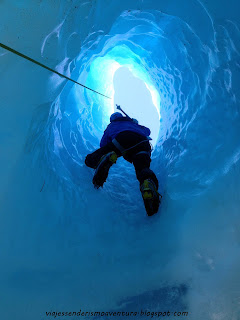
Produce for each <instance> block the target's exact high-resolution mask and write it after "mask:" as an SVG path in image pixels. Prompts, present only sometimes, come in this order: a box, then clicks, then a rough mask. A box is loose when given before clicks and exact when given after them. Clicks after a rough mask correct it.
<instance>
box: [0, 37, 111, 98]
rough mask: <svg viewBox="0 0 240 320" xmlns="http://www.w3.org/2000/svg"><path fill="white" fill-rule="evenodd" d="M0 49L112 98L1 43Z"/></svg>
mask: <svg viewBox="0 0 240 320" xmlns="http://www.w3.org/2000/svg"><path fill="white" fill-rule="evenodd" d="M0 47H2V48H3V49H6V50H8V51H10V52H12V53H14V54H16V55H18V56H20V57H22V58H24V59H26V60H29V61H31V62H33V63H35V64H37V65H39V66H40V67H42V68H45V69H47V70H49V71H51V72H54V73H56V74H57V75H59V76H60V77H63V78H65V79H67V80H70V81H72V82H74V83H76V84H78V85H79V86H82V87H84V88H86V89H88V90H91V91H93V92H95V93H97V94H100V95H101V96H103V97H105V98H108V99H112V98H110V97H108V96H105V95H104V94H102V93H100V92H98V91H95V90H93V89H91V88H89V87H86V86H84V85H83V84H81V83H79V82H77V81H75V80H73V79H71V78H69V77H66V76H65V75H64V74H61V73H59V72H57V71H55V70H54V69H51V68H49V67H47V66H45V65H44V64H42V63H40V62H38V61H36V60H34V59H32V58H30V57H28V56H25V54H22V53H20V52H18V51H16V50H14V49H12V48H10V47H8V46H5V45H4V44H2V43H0Z"/></svg>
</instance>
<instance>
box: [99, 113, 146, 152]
mask: <svg viewBox="0 0 240 320" xmlns="http://www.w3.org/2000/svg"><path fill="white" fill-rule="evenodd" d="M122 131H133V132H136V133H139V134H141V135H142V136H145V137H148V136H150V134H151V131H150V129H149V128H147V127H144V126H141V125H139V124H137V123H134V122H133V121H132V119H129V118H127V117H122V118H118V119H116V120H114V121H112V122H111V123H110V124H109V125H108V126H107V128H106V130H105V131H104V134H103V137H102V139H101V141H100V147H104V146H105V145H106V144H108V143H109V142H112V140H113V139H114V138H115V137H116V136H117V135H118V134H119V133H120V132H122Z"/></svg>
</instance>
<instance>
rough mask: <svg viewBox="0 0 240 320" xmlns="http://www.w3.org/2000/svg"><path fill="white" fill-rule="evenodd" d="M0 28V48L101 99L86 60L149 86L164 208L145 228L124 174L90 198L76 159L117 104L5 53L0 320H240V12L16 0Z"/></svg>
mask: <svg viewBox="0 0 240 320" xmlns="http://www.w3.org/2000/svg"><path fill="white" fill-rule="evenodd" d="M0 17H1V24H0V36H1V40H0V41H1V43H4V44H6V45H8V46H11V47H13V48H14V49H16V50H19V51H20V52H22V53H24V54H26V55H30V56H31V57H32V58H33V59H36V60H39V61H40V62H42V63H45V64H46V65H48V66H49V67H51V68H54V69H55V70H57V71H59V72H62V73H64V74H65V75H67V76H71V77H72V78H74V79H78V80H79V81H80V82H82V83H84V84H86V85H88V86H91V87H92V88H93V89H96V90H99V91H100V92H102V93H105V94H112V87H111V72H110V71H111V66H110V65H111V64H106V68H103V67H102V65H101V63H100V67H99V68H100V71H101V72H98V73H95V72H94V70H93V68H92V69H91V67H92V66H93V65H94V61H96V59H100V60H98V61H101V59H106V57H107V58H108V59H109V61H112V62H114V63H115V62H117V63H120V64H121V65H127V66H134V67H133V68H135V69H134V70H143V71H144V72H145V77H146V78H147V80H149V81H150V82H151V84H152V86H154V88H155V89H156V90H157V91H158V94H159V97H160V100H159V108H160V111H161V120H160V121H161V122H160V132H159V137H158V142H157V144H156V146H155V150H154V152H153V157H152V158H153V160H152V168H153V170H154V171H155V172H156V174H157V176H158V179H159V182H160V190H161V192H162V193H163V202H162V206H161V210H160V212H159V214H158V215H156V216H154V217H152V218H151V219H149V218H148V217H146V215H145V210H144V206H143V203H142V199H141V196H140V193H139V189H138V188H139V187H138V182H137V180H136V179H135V173H134V170H133V168H132V167H131V165H130V164H128V163H125V162H124V161H123V160H121V159H119V160H118V163H117V165H116V166H115V167H113V168H111V172H110V174H109V179H108V181H107V183H106V184H105V185H104V188H103V189H101V190H94V189H93V186H92V184H91V179H92V176H93V172H92V170H91V169H89V168H86V167H85V165H84V158H85V156H86V154H87V153H89V152H91V151H93V150H94V149H95V148H97V147H98V145H99V140H100V138H101V135H102V133H103V130H104V128H105V126H106V125H107V123H108V116H109V114H110V113H111V110H112V108H113V105H112V104H111V103H110V102H109V101H108V100H107V99H105V98H103V97H101V96H99V95H96V94H93V93H91V92H89V91H86V90H84V89H83V88H81V87H79V86H76V85H73V84H72V83H69V82H67V81H65V80H64V79H62V78H59V77H58V76H56V75H54V74H51V73H49V72H48V71H46V70H43V69H41V68H39V67H38V66H36V65H33V64H31V63H30V62H28V61H25V60H23V59H22V58H20V57H17V56H14V55H13V54H12V53H9V52H7V51H5V50H3V49H1V50H0V62H1V63H0V72H1V77H0V97H1V116H0V137H1V140H0V141H1V157H0V170H1V174H0V176H1V183H0V210H1V215H0V228H1V229H0V243H1V250H0V255H1V267H0V270H1V272H0V280H1V281H0V283H1V291H0V292H1V299H0V305H1V319H9V320H13V319H18V320H22V319H24V320H33V319H34V320H38V319H39V320H40V319H44V320H45V319H48V318H50V319H53V317H50V316H46V312H56V311H59V312H61V311H69V312H71V311H76V312H78V311H79V310H80V309H81V310H82V311H104V312H107V311H110V310H114V311H116V310H117V311H138V312H140V311H141V309H144V310H145V311H146V310H150V311H151V312H153V311H162V312H164V311H168V310H169V311H170V312H175V311H177V312H182V311H187V312H189V315H188V317H187V318H189V319H191V320H202V319H211V320H215V319H220V320H222V319H224V320H225V319H227V320H228V319H229V320H230V319H231V320H237V319H239V316H240V310H239V299H240V292H239V284H240V279H239V267H240V255H239V249H240V248H239V247H240V231H239V230H240V219H239V211H240V210H239V207H240V205H239V199H240V182H239V181H240V179H239V178H240V166H239V158H240V142H239V137H240V121H239V120H240V115H239V98H240V91H239V88H240V86H239V76H240V58H239V50H240V32H239V26H240V25H239V23H240V21H239V5H238V3H237V2H236V1H233V0H231V1H229V0H228V1H225V0H222V1H215V0H211V1H207V0H204V1H197V0H182V1H177V0H171V1H166V0H164V1H162V0H159V1H151V0H141V1H140V0H139V1H138V0H135V1H129V0H127V1H123V0H121V1H120V0H102V1H98V0H94V1H79V0H76V1H74V0H72V1H64V2H63V1H59V0H56V1H45V0H43V1H38V2H33V1H28V0H22V1H17V0H16V1H14V0H12V1H8V2H7V1H5V2H1V3H0ZM146 108H147V106H146ZM153 121H154V120H153ZM68 318H71V319H75V318H76V317H75V318H74V317H70V316H69V317H68ZM82 318H83V317H82ZM90 318H93V317H90ZM101 318H102V319H103V317H101ZM108 318H109V319H110V317H108ZM115 318H116V317H115ZM135 318H136V317H135ZM148 318H149V317H147V316H145V319H148ZM172 318H173V319H174V316H173V314H172ZM178 318H180V317H178ZM59 319H63V317H60V316H59ZM76 319H77V318H76ZM119 319H127V317H125V316H121V317H119ZM136 319H137V318H136ZM141 319H144V317H141Z"/></svg>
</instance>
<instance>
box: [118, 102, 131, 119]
mask: <svg viewBox="0 0 240 320" xmlns="http://www.w3.org/2000/svg"><path fill="white" fill-rule="evenodd" d="M116 106H117V110H120V111H122V113H124V114H125V116H126V117H127V118H129V119H132V118H130V117H129V115H128V114H127V113H126V112H125V111H123V109H122V108H121V107H120V106H119V105H117V104H116Z"/></svg>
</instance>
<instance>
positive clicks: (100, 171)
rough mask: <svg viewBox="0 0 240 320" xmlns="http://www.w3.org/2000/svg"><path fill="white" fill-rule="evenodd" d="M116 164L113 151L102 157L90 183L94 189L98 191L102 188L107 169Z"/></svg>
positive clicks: (115, 156)
mask: <svg viewBox="0 0 240 320" xmlns="http://www.w3.org/2000/svg"><path fill="white" fill-rule="evenodd" d="M116 162H117V154H116V153H115V152H114V151H112V152H109V153H107V154H105V155H104V156H102V158H101V159H100V161H99V163H98V166H97V168H96V170H95V173H94V176H93V180H92V182H93V184H94V188H96V189H98V188H100V187H102V186H103V184H104V182H105V181H106V180H107V177H108V171H109V169H110V168H111V166H112V165H113V164H114V163H116Z"/></svg>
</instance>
